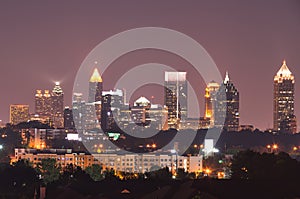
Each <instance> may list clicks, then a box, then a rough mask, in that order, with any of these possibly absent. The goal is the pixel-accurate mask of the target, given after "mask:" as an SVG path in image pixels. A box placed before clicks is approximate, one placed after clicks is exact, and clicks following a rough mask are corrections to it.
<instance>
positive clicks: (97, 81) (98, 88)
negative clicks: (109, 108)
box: [88, 68, 103, 103]
mask: <svg viewBox="0 0 300 199" xmlns="http://www.w3.org/2000/svg"><path fill="white" fill-rule="evenodd" d="M102 90H103V83H102V78H101V76H100V74H99V71H98V69H97V68H95V69H94V71H93V74H92V76H91V78H90V81H89V98H88V102H89V103H93V102H98V101H101V98H102Z"/></svg>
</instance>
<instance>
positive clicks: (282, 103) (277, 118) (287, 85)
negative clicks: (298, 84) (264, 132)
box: [273, 61, 297, 134]
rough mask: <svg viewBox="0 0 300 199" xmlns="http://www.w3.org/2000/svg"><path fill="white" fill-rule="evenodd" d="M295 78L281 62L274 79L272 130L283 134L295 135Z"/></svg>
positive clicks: (284, 62) (284, 63)
mask: <svg viewBox="0 0 300 199" xmlns="http://www.w3.org/2000/svg"><path fill="white" fill-rule="evenodd" d="M294 85H295V78H294V76H293V74H292V73H291V71H290V70H289V68H288V67H287V65H286V61H283V63H282V66H281V68H280V69H279V71H278V72H277V74H276V75H275V77H274V97H273V106H274V107H273V126H274V127H273V128H274V130H275V131H279V132H283V133H290V134H292V133H296V132H297V124H296V116H295V115H294V95H295V89H294Z"/></svg>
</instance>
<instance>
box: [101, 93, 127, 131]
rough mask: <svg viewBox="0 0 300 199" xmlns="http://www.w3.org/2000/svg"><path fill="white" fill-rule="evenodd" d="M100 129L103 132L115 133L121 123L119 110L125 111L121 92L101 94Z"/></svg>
mask: <svg viewBox="0 0 300 199" xmlns="http://www.w3.org/2000/svg"><path fill="white" fill-rule="evenodd" d="M102 94H103V97H102V104H101V105H102V110H101V114H102V115H101V128H102V130H103V131H115V130H117V129H118V126H120V124H121V123H122V119H123V117H122V115H121V114H122V113H121V110H122V109H125V107H124V106H125V105H124V96H123V95H124V93H123V91H122V90H119V89H116V90H110V91H103V92H102Z"/></svg>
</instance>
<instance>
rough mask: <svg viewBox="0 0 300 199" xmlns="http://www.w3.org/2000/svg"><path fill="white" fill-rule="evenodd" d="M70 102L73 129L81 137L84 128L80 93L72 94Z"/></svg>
mask: <svg viewBox="0 0 300 199" xmlns="http://www.w3.org/2000/svg"><path fill="white" fill-rule="evenodd" d="M72 101H73V102H72V104H73V107H72V112H73V120H74V124H75V128H76V130H77V132H78V133H80V134H81V135H82V133H83V130H84V128H85V101H84V100H83V99H82V93H74V94H73V100H72Z"/></svg>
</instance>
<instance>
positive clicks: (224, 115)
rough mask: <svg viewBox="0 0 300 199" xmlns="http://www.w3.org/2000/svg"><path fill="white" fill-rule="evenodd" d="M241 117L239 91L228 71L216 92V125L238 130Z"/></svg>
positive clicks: (228, 129)
mask: <svg viewBox="0 0 300 199" xmlns="http://www.w3.org/2000/svg"><path fill="white" fill-rule="evenodd" d="M239 118H240V114H239V92H238V90H237V89H236V87H235V86H234V85H233V83H232V82H231V80H230V79H229V76H228V73H227V72H226V76H225V80H224V82H223V83H222V84H221V86H220V88H219V90H218V92H217V94H216V109H215V126H216V127H223V128H224V129H225V130H227V131H238V129H239ZM224 119H225V121H224Z"/></svg>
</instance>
